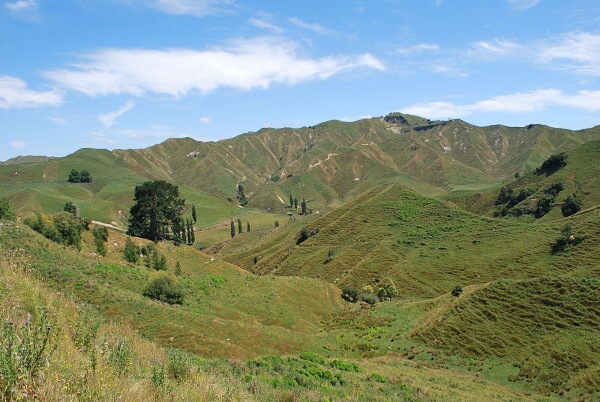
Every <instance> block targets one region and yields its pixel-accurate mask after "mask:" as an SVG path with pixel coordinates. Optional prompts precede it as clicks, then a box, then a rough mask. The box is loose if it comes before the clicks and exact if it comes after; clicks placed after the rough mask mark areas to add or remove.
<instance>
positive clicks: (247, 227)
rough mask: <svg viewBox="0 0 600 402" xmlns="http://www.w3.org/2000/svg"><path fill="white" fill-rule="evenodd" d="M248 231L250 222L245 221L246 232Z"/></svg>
mask: <svg viewBox="0 0 600 402" xmlns="http://www.w3.org/2000/svg"><path fill="white" fill-rule="evenodd" d="M249 231H250V222H246V232H249Z"/></svg>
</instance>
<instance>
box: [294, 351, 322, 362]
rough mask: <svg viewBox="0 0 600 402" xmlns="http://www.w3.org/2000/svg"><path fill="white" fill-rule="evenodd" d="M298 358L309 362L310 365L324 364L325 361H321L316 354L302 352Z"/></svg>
mask: <svg viewBox="0 0 600 402" xmlns="http://www.w3.org/2000/svg"><path fill="white" fill-rule="evenodd" d="M300 358H301V359H302V360H306V361H307V362H311V363H316V364H325V359H323V358H322V357H321V356H319V355H318V354H316V353H312V352H302V353H301V354H300Z"/></svg>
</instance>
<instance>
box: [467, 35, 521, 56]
mask: <svg viewBox="0 0 600 402" xmlns="http://www.w3.org/2000/svg"><path fill="white" fill-rule="evenodd" d="M520 49H522V46H521V45H519V44H517V43H515V42H511V41H508V40H505V39H494V40H492V41H483V40H482V41H479V42H476V43H474V44H473V47H472V49H471V54H472V55H473V54H476V55H477V56H481V57H483V58H488V59H489V58H497V57H506V56H510V55H512V54H514V53H515V52H516V51H518V50H520Z"/></svg>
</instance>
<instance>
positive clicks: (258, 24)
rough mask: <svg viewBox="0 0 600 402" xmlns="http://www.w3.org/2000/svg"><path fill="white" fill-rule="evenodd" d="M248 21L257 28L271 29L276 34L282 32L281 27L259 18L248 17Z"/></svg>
mask: <svg viewBox="0 0 600 402" xmlns="http://www.w3.org/2000/svg"><path fill="white" fill-rule="evenodd" d="M248 21H250V23H251V24H252V25H254V26H255V27H257V28H261V29H266V30H267V31H271V32H274V33H276V34H280V33H283V28H281V27H279V26H277V25H275V24H272V23H270V22H268V21H265V20H261V19H259V18H250V19H249V20H248Z"/></svg>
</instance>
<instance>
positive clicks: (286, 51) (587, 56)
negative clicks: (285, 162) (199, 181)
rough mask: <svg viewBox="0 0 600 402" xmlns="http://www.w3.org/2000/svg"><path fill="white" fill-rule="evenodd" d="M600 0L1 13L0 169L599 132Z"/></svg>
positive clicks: (17, 3) (54, 3) (187, 4)
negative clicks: (451, 133)
mask: <svg viewBox="0 0 600 402" xmlns="http://www.w3.org/2000/svg"><path fill="white" fill-rule="evenodd" d="M599 79H600V2H598V1H597V0H569V1H559V0H480V1H471V0H369V1H366V0H364V1H352V0H347V1H331V0H321V1H315V0H305V1H302V2H296V1H266V0H263V1H243V0H146V1H144V0H0V139H1V144H2V145H1V146H0V160H6V159H9V158H11V157H14V156H17V155H47V156H64V155H67V154H69V153H72V152H74V151H76V150H77V149H79V148H83V147H93V148H107V149H115V148H121V149H122V148H144V147H147V146H150V145H153V144H156V143H159V142H162V141H164V140H165V139H166V138H169V137H184V136H188V137H193V138H195V139H197V140H201V141H215V140H219V139H224V138H230V137H233V136H236V135H238V134H242V133H245V132H248V131H256V130H259V129H260V128H263V127H275V128H279V127H302V126H308V125H313V124H316V123H319V122H322V121H326V120H331V119H340V120H346V121H353V120H358V119H360V118H364V117H371V116H383V115H385V114H387V113H389V112H394V111H403V112H406V113H412V114H417V115H420V116H424V117H427V118H431V119H447V118H462V119H463V120H466V121H468V122H470V123H473V124H477V125H490V124H505V125H510V126H524V125H527V124H529V123H541V124H548V125H551V126H556V127H564V128H570V129H581V128H587V127H592V126H595V125H597V124H600V85H599V84H600V83H599Z"/></svg>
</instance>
